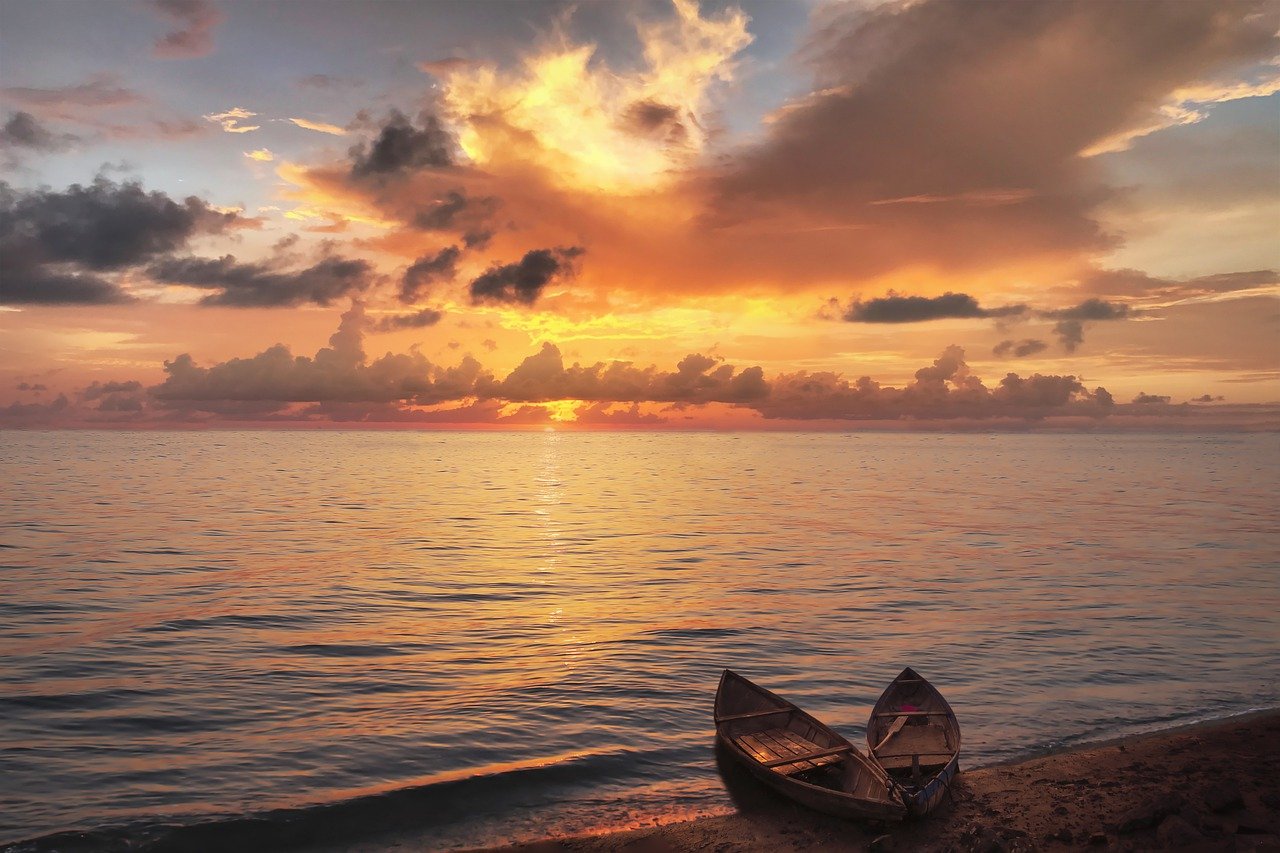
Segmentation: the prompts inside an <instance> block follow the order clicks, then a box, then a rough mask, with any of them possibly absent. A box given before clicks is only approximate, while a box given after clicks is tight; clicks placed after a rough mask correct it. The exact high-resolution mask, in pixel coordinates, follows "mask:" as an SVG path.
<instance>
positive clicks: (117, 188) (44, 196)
mask: <svg viewBox="0 0 1280 853" xmlns="http://www.w3.org/2000/svg"><path fill="white" fill-rule="evenodd" d="M234 224H238V216H237V215H236V214H234V213H220V212H218V211H216V210H214V209H213V208H211V207H210V206H209V205H208V204H206V203H205V202H204V201H202V200H200V199H198V198H196V197H195V196H189V197H188V198H186V199H184V200H182V201H175V200H174V199H171V198H170V197H169V196H167V195H165V194H164V193H162V192H150V193H148V192H146V191H145V190H143V189H142V186H141V185H140V184H137V183H125V184H116V183H113V182H112V181H109V180H107V179H106V178H98V179H97V180H95V181H94V182H93V183H92V184H90V185H88V186H81V185H80V184H72V185H71V186H70V187H69V188H68V189H66V190H63V191H62V192H54V191H51V190H48V189H40V190H33V191H30V192H19V191H15V190H13V189H11V188H10V187H9V186H8V185H7V184H4V183H0V258H2V259H3V263H2V264H0V266H2V267H3V268H4V269H6V270H13V269H22V268H24V267H32V266H38V265H41V264H48V263H60V262H62V263H70V264H76V265H79V266H82V267H84V268H87V269H90V270H95V271H101V270H115V269H120V268H122V267H126V266H132V265H135V264H139V263H143V262H145V261H147V260H149V259H151V258H152V257H154V256H156V255H160V254H164V253H166V252H170V251H172V250H174V249H177V248H180V247H182V246H184V245H185V244H186V243H187V241H188V240H189V239H190V238H192V237H193V236H195V235H197V234H202V233H216V232H218V231H221V230H222V229H223V228H225V227H228V226H230V225H234Z"/></svg>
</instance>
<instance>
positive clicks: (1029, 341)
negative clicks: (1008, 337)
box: [991, 338, 1049, 358]
mask: <svg viewBox="0 0 1280 853" xmlns="http://www.w3.org/2000/svg"><path fill="white" fill-rule="evenodd" d="M1048 348H1049V345H1048V344H1046V343H1045V342H1044V341H1039V340H1035V339H1034V338H1024V339H1023V340H1020V341H1001V342H1000V343H998V344H996V345H995V347H994V348H993V349H992V350H991V352H992V354H993V355H995V356H996V357H997V358H1008V357H1009V356H1013V357H1014V358H1026V357H1027V356H1029V355H1035V354H1036V353H1040V352H1044V351H1045V350H1046V349H1048Z"/></svg>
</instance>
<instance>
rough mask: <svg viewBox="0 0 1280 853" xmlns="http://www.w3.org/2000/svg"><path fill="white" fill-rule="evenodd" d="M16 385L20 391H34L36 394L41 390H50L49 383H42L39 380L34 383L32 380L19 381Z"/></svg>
mask: <svg viewBox="0 0 1280 853" xmlns="http://www.w3.org/2000/svg"><path fill="white" fill-rule="evenodd" d="M15 387H16V388H17V389H18V390H19V391H31V392H32V393H35V394H39V393H40V392H41V391H48V390H49V386H48V385H43V384H41V383H39V382H35V383H32V382H19V383H18V384H17V385H16V386H15Z"/></svg>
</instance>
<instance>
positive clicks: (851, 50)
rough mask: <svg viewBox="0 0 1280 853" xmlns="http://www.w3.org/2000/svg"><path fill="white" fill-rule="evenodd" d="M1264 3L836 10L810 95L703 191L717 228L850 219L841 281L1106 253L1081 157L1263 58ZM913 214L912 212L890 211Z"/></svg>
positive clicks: (1094, 188)
mask: <svg viewBox="0 0 1280 853" xmlns="http://www.w3.org/2000/svg"><path fill="white" fill-rule="evenodd" d="M1268 8H1269V7H1268V6H1267V5H1266V3H1265V2H1254V3H1249V2H1243V3H1239V4H1230V5H1229V6H1225V7H1224V6H1223V5H1222V4H1219V3H1215V2H1201V0H1190V2H1179V3H1154V2H1132V3H1097V2H1090V0H992V2H984V3H980V4H976V5H969V4H956V3H953V2H949V0H922V1H921V2H915V3H909V4H903V3H885V4H879V5H875V6H871V7H868V6H867V5H864V4H845V5H843V6H841V7H837V8H836V9H834V10H832V11H830V12H828V13H827V14H825V15H823V16H819V17H818V18H817V20H818V21H819V22H820V23H819V26H818V28H817V30H816V32H815V33H814V35H813V38H812V40H811V43H810V44H809V45H808V47H807V49H806V50H807V55H808V56H809V57H810V58H811V61H812V65H813V68H814V71H815V75H816V77H817V91H816V92H815V93H814V94H812V95H810V96H808V97H807V98H804V99H801V100H799V101H796V102H795V103H793V104H791V105H789V106H788V107H787V108H786V109H784V110H782V111H780V112H779V113H778V114H777V115H776V116H775V119H774V121H773V123H772V125H771V127H770V128H769V131H768V134H767V136H766V138H765V139H764V140H763V141H762V142H761V143H759V144H757V145H754V146H751V147H749V148H747V149H746V150H744V151H742V152H741V153H740V154H739V155H737V156H735V157H732V158H729V159H728V160H727V162H726V164H725V165H724V167H723V168H722V169H721V170H719V173H718V174H717V175H716V176H715V177H714V178H713V180H712V189H713V191H714V193H715V203H714V204H715V213H716V220H717V221H718V222H719V223H721V224H722V225H725V226H729V225H740V224H742V223H748V222H750V221H751V220H753V219H759V218H769V217H773V218H781V217H783V216H784V215H785V216H792V217H796V218H798V219H800V220H801V221H806V220H807V221H809V222H811V223H813V225H814V226H815V227H825V226H834V225H838V224H841V223H849V222H855V223H857V224H858V226H859V227H858V230H856V231H851V232H850V233H849V234H847V235H841V236H842V239H845V240H846V243H847V246H848V249H849V256H850V259H851V260H850V262H851V264H854V265H855V266H852V267H851V269H850V271H851V272H852V273H854V274H861V275H863V276H872V275H877V274H881V273H884V272H888V271H892V270H895V269H899V268H902V267H906V266H916V265H920V264H927V265H930V266H933V267H936V268H940V269H948V270H965V269H982V268H989V267H992V266H994V265H997V264H999V263H1020V262H1031V261H1038V260H1044V261H1046V262H1048V261H1054V260H1056V259H1060V258H1062V257H1064V256H1071V255H1074V256H1077V257H1081V256H1088V255H1094V254H1096V253H1098V252H1100V251H1103V250H1106V249H1107V248H1109V247H1111V246H1113V245H1115V243H1116V242H1117V239H1116V238H1115V237H1114V236H1113V235H1109V234H1107V233H1106V232H1105V231H1104V230H1103V228H1102V227H1101V226H1100V225H1099V222H1098V221H1097V216H1096V209H1097V207H1098V204H1099V203H1100V202H1101V201H1103V200H1105V199H1107V198H1108V197H1109V196H1110V194H1111V189H1110V187H1109V186H1108V185H1107V180H1106V178H1107V176H1106V174H1105V173H1104V171H1103V169H1102V167H1101V165H1100V163H1099V162H1098V161H1099V160H1100V159H1101V158H1091V159H1082V158H1081V157H1080V156H1079V154H1080V152H1081V151H1083V150H1085V149H1087V148H1089V147H1090V146H1092V145H1094V144H1096V143H1098V142H1100V141H1102V140H1104V139H1107V138H1109V137H1112V136H1114V135H1115V134H1116V133H1118V132H1120V131H1123V130H1125V129H1127V128H1131V127H1135V126H1139V125H1142V124H1144V123H1145V122H1146V121H1147V119H1148V118H1149V116H1150V112H1151V110H1152V108H1153V106H1154V105H1157V104H1159V103H1161V101H1162V99H1164V98H1165V96H1166V95H1167V94H1168V93H1170V92H1172V91H1174V90H1177V89H1179V88H1180V87H1185V86H1188V85H1191V84H1193V83H1194V82H1195V81H1198V80H1201V79H1203V78H1205V77H1207V76H1212V75H1215V74H1221V73H1224V72H1226V71H1230V70H1233V69H1238V68H1239V67H1241V66H1242V65H1245V64H1247V63H1250V62H1261V61H1265V60H1266V59H1268V58H1269V57H1270V56H1272V55H1274V54H1275V52H1276V46H1277V39H1276V27H1275V25H1274V14H1273V13H1271V12H1268V11H1267V10H1268ZM907 200H910V201H912V202H915V203H886V202H903V201H907Z"/></svg>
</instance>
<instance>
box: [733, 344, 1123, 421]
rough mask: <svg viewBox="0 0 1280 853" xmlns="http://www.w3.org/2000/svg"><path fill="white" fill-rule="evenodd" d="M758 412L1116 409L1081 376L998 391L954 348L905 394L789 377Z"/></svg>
mask: <svg viewBox="0 0 1280 853" xmlns="http://www.w3.org/2000/svg"><path fill="white" fill-rule="evenodd" d="M771 385H772V389H773V390H772V393H771V394H770V395H769V396H768V398H767V399H766V400H765V401H764V402H763V403H762V404H761V405H760V406H758V407H757V408H759V409H760V411H761V413H762V414H763V415H764V416H765V417H767V418H796V419H837V420H886V419H894V420H896V419H902V418H921V419H939V418H978V419H982V418H997V417H1012V418H1024V419H1039V418H1044V417H1048V416H1050V415H1089V416H1101V415H1106V414H1107V413H1108V412H1109V411H1110V410H1111V407H1112V406H1113V404H1114V401H1113V400H1112V398H1111V395H1110V394H1108V393H1107V391H1106V390H1105V389H1103V388H1095V389H1094V390H1092V391H1090V390H1089V389H1088V388H1086V387H1085V386H1084V384H1083V383H1082V382H1081V381H1080V380H1079V379H1077V378H1076V377H1075V376H1054V375H1047V376H1046V375H1041V374H1038V373H1037V374H1034V375H1032V376H1029V377H1025V378H1024V377H1021V376H1019V375H1017V374H1015V373H1010V374H1007V375H1006V376H1005V377H1004V379H1002V380H1001V381H1000V383H999V384H998V385H997V386H996V387H994V388H988V387H987V386H986V385H985V384H983V382H982V381H981V380H980V379H978V378H977V377H975V376H973V375H971V374H970V373H969V370H968V366H967V364H966V363H965V360H964V351H963V350H962V349H961V348H960V347H956V346H951V347H948V348H947V349H946V350H945V351H944V352H943V354H942V355H941V356H939V357H938V359H937V360H936V361H935V362H934V363H933V364H932V365H930V366H929V367H924V368H921V369H920V370H918V371H917V372H916V378H915V380H914V381H913V382H910V383H908V384H907V385H905V386H903V387H902V388H891V387H886V386H883V385H881V384H880V383H879V382H876V381H875V380H873V379H872V378H870V377H868V376H863V377H861V378H859V379H857V380H856V381H853V382H850V381H848V380H847V379H844V378H843V377H841V376H839V375H837V374H834V373H808V372H801V373H794V374H783V375H781V376H779V377H777V378H775V379H774V380H773V381H772V382H771Z"/></svg>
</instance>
